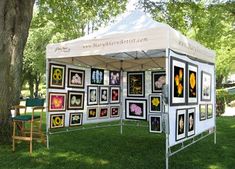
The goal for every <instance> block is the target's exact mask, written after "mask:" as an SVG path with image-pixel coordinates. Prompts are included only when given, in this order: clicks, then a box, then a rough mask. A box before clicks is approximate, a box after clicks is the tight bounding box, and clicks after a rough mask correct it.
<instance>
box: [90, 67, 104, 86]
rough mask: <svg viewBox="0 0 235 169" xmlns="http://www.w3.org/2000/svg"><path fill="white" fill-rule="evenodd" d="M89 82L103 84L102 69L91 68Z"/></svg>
mask: <svg viewBox="0 0 235 169" xmlns="http://www.w3.org/2000/svg"><path fill="white" fill-rule="evenodd" d="M91 84H99V85H103V84H104V70H103V69H95V68H91Z"/></svg>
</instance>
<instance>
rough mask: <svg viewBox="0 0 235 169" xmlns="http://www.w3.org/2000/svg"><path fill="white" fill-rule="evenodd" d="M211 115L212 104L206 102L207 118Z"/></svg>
mask: <svg viewBox="0 0 235 169" xmlns="http://www.w3.org/2000/svg"><path fill="white" fill-rule="evenodd" d="M212 117H213V104H207V119H210V118H212Z"/></svg>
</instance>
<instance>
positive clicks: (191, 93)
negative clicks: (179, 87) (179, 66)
mask: <svg viewBox="0 0 235 169" xmlns="http://www.w3.org/2000/svg"><path fill="white" fill-rule="evenodd" d="M197 70H198V67H197V65H194V64H191V63H188V73H187V76H188V77H187V81H188V83H187V90H188V92H187V93H188V98H187V100H188V104H197V103H198V80H197V79H198V73H197Z"/></svg>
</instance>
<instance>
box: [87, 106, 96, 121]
mask: <svg viewBox="0 0 235 169" xmlns="http://www.w3.org/2000/svg"><path fill="white" fill-rule="evenodd" d="M97 113H98V108H97V107H88V108H87V120H93V119H96V118H97V117H98V116H97Z"/></svg>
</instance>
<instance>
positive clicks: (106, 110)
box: [99, 107, 109, 118]
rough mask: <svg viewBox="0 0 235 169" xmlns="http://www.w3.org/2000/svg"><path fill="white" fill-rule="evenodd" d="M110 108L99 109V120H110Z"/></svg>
mask: <svg viewBox="0 0 235 169" xmlns="http://www.w3.org/2000/svg"><path fill="white" fill-rule="evenodd" d="M108 113H109V107H100V108H99V118H108V117H109V114H108Z"/></svg>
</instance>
